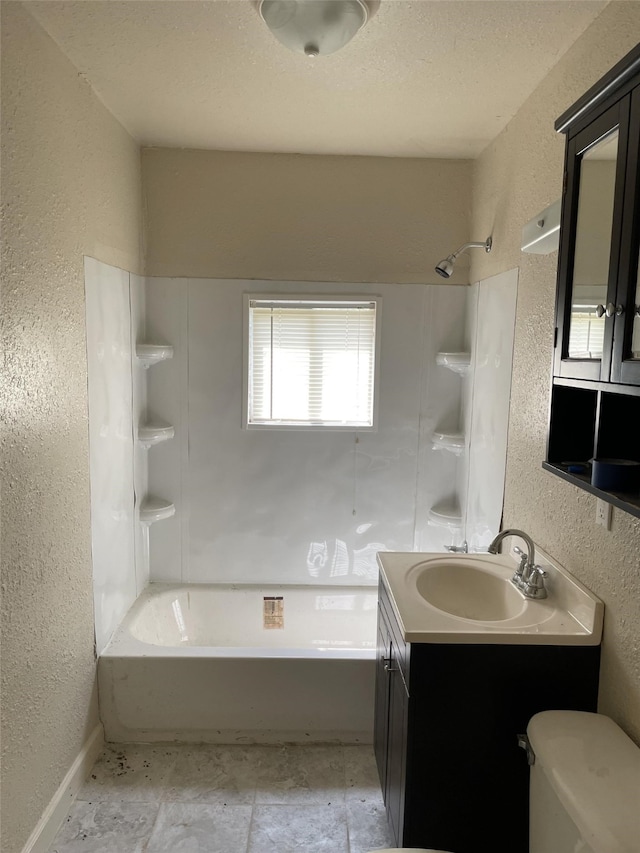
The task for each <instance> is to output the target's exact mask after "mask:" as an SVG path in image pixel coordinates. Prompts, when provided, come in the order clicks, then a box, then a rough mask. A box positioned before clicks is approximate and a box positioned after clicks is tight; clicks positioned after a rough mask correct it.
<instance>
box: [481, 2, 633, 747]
mask: <svg viewBox="0 0 640 853" xmlns="http://www.w3.org/2000/svg"><path fill="white" fill-rule="evenodd" d="M639 38H640V3H637V2H635V3H628V2H620V3H619V2H614V3H611V4H610V5H609V6H607V7H606V9H605V10H604V11H603V13H602V14H601V16H600V17H599V18H597V19H596V21H595V22H594V24H593V25H592V26H591V27H590V28H589V29H588V30H587V31H586V32H585V33H584V35H583V36H582V37H581V38H580V39H579V40H578V41H577V42H576V44H575V45H574V46H573V47H572V48H571V50H570V51H569V52H568V53H567V54H566V55H565V56H564V57H563V58H562V59H561V60H560V62H559V63H558V65H557V66H556V67H555V68H554V69H553V71H552V72H551V73H550V74H549V75H548V76H547V77H546V78H545V80H544V81H543V82H542V83H541V85H540V86H539V87H538V88H537V89H536V91H535V92H534V93H533V94H532V95H531V97H530V98H529V99H528V100H527V101H526V103H525V104H524V105H523V107H522V108H521V109H520V110H519V112H518V113H517V115H516V116H515V117H514V119H513V120H512V121H511V122H510V123H509V125H508V126H507V128H506V129H505V130H504V132H503V133H501V134H500V136H499V137H498V138H497V139H496V140H495V141H494V142H493V143H492V144H491V145H490V146H489V147H488V148H487V149H486V150H485V151H484V152H483V154H482V155H481V157H480V158H479V159H478V160H477V161H476V163H475V167H474V196H473V233H474V234H476V235H477V234H480V235H484V234H485V232H489V231H492V232H493V236H494V250H493V252H492V254H491V255H489V256H482V255H481V254H480V253H476V254H475V255H474V257H473V261H472V277H473V279H479V278H485V277H486V276H489V275H493V274H495V273H498V272H500V271H502V270H507V269H510V268H512V267H515V266H519V267H520V279H519V290H518V310H517V320H516V338H515V353H514V376H513V392H512V400H511V419H510V430H509V449H508V458H507V482H506V495H505V512H504V524H505V526H511V527H522V528H524V529H525V530H526V531H527V532H529V533H530V534H531V535H532V536H533V538H534V539H535V540H536V541H537V542H538V543H539V544H540V545H541V546H542V547H543V548H545V549H546V550H547V551H549V552H550V553H551V554H553V555H554V556H555V557H556V558H557V559H558V560H559V561H560V562H561V563H562V564H563V565H565V566H566V567H567V568H568V569H569V570H570V571H572V572H573V573H574V574H575V575H577V576H578V577H579V578H580V579H581V580H582V581H583V582H584V583H585V584H586V585H587V586H588V587H590V588H591V589H592V590H593V591H594V592H596V593H597V594H598V595H600V596H601V597H602V599H603V600H604V602H605V605H606V612H605V636H604V645H603V663H602V671H601V692H600V710H601V711H602V712H603V713H606V714H609V715H611V716H612V717H613V718H614V719H615V720H616V721H617V722H618V723H619V724H620V725H622V726H623V728H625V729H626V730H627V732H628V733H629V734H631V736H632V737H634V738H635V739H636V740H637V741H639V742H640V519H637V518H633V517H632V516H630V515H628V514H627V513H623V512H621V511H620V510H617V509H615V508H614V510H613V527H612V529H611V531H610V532H606V531H605V530H604V529H603V528H602V527H596V524H595V512H596V499H595V498H594V497H593V496H591V495H589V494H587V493H586V492H583V491H581V490H579V489H577V488H576V487H574V486H572V485H570V484H568V483H565V482H563V481H562V480H560V479H559V478H557V477H555V476H554V475H552V474H549V473H547V472H546V471H543V470H542V468H541V466H540V463H541V461H542V459H543V458H544V454H545V436H546V426H547V412H548V404H549V382H550V373H551V358H552V343H553V338H552V334H553V322H554V292H555V274H556V264H557V252H554V253H553V254H551V255H547V256H537V255H526V254H522V253H521V252H520V232H521V228H522V226H523V225H524V224H525V222H527V221H529V220H530V219H532V218H533V217H534V216H535V215H536V213H538V212H539V211H540V210H541V209H542V208H544V207H545V206H546V205H548V204H549V203H550V202H552V201H554V200H555V199H556V198H558V197H559V196H560V193H561V189H562V168H563V152H564V137H563V136H559V135H557V134H556V133H555V131H554V130H553V122H554V120H555V119H556V117H557V116H558V115H560V113H561V112H562V111H563V110H564V109H566V108H567V107H569V106H570V105H571V104H572V103H573V101H574V100H576V99H577V98H578V97H579V96H580V95H581V94H582V92H584V91H585V90H586V89H587V88H589V86H591V85H592V84H593V83H595V82H596V81H597V80H598V79H599V78H600V77H601V76H602V75H603V74H604V73H605V72H606V71H607V70H608V69H609V68H610V67H611V66H612V65H614V64H615V63H616V62H617V61H618V60H619V59H620V58H621V57H622V56H624V54H625V53H627V52H628V51H629V50H630V49H631V48H632V47H633V46H634V45H635V44H636V43H637V41H638V39H639Z"/></svg>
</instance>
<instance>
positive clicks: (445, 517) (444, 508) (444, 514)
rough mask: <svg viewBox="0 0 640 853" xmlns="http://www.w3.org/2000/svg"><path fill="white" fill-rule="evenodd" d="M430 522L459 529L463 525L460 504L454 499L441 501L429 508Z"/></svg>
mask: <svg viewBox="0 0 640 853" xmlns="http://www.w3.org/2000/svg"><path fill="white" fill-rule="evenodd" d="M429 524H432V525H434V526H435V527H446V528H448V529H449V530H459V529H460V527H462V513H461V511H460V506H459V505H458V504H457V503H454V502H453V501H448V502H447V501H441V502H440V503H438V504H435V505H434V506H432V507H431V509H430V510H429Z"/></svg>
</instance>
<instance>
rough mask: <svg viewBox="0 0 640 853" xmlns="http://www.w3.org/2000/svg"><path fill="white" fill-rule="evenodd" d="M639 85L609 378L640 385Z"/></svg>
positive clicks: (632, 126) (634, 106)
mask: <svg viewBox="0 0 640 853" xmlns="http://www.w3.org/2000/svg"><path fill="white" fill-rule="evenodd" d="M639 256H640V86H639V87H637V88H636V89H635V90H634V91H633V92H632V95H631V117H630V124H629V149H628V157H627V176H626V185H625V200H624V211H623V225H622V245H621V250H620V275H619V281H618V294H617V299H616V316H615V321H614V323H615V325H614V338H613V363H612V368H611V379H612V380H613V381H614V382H620V383H622V384H625V385H640V264H639V263H638V259H639Z"/></svg>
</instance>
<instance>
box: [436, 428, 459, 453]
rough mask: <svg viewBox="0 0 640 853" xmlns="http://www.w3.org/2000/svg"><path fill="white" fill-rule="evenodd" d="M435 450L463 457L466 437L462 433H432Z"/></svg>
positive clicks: (437, 431)
mask: <svg viewBox="0 0 640 853" xmlns="http://www.w3.org/2000/svg"><path fill="white" fill-rule="evenodd" d="M431 442H432V445H433V449H434V450H448V451H449V452H450V453H454V454H455V455H456V456H461V455H462V453H464V449H465V437H464V434H463V433H461V432H444V431H439V430H435V431H434V432H432V433H431Z"/></svg>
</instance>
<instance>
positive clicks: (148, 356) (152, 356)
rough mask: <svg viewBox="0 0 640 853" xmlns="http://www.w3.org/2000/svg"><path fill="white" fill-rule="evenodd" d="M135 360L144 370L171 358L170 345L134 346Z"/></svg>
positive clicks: (171, 349) (171, 350)
mask: <svg viewBox="0 0 640 853" xmlns="http://www.w3.org/2000/svg"><path fill="white" fill-rule="evenodd" d="M136 358H137V359H138V361H139V362H140V363H141V364H142V366H143V367H144V368H147V369H148V368H149V367H151V366H152V365H154V364H158V363H159V362H161V361H167V360H168V359H170V358H173V347H172V346H171V344H136Z"/></svg>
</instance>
